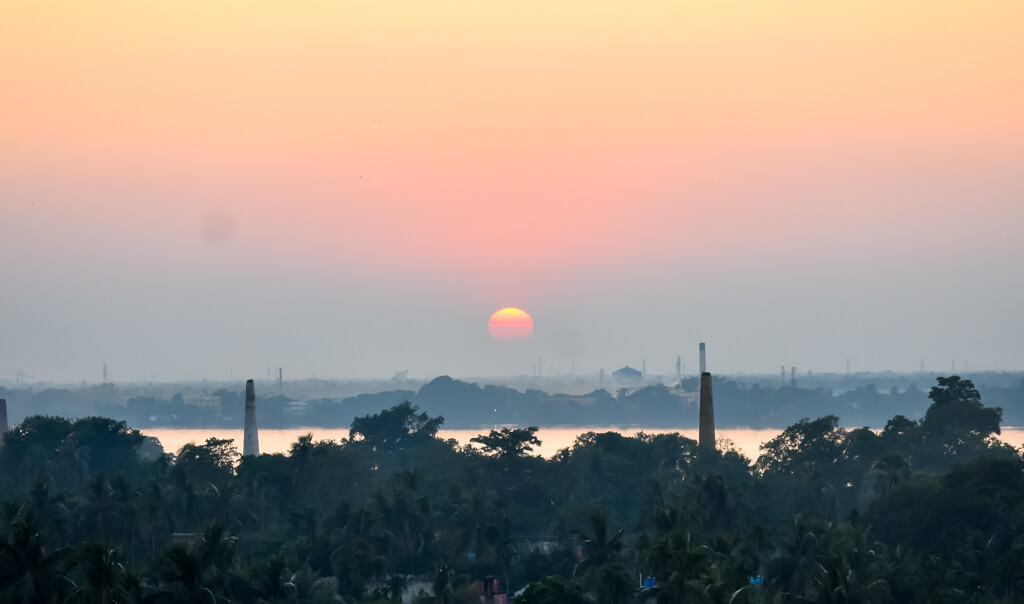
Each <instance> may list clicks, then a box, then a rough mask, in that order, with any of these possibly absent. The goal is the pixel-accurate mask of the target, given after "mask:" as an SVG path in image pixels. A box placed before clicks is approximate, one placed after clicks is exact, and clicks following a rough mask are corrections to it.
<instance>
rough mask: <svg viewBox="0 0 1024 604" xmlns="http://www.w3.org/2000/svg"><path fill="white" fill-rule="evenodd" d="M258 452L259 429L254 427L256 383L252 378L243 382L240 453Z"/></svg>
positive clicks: (255, 453)
mask: <svg viewBox="0 0 1024 604" xmlns="http://www.w3.org/2000/svg"><path fill="white" fill-rule="evenodd" d="M259 454H260V431H259V428H257V427H256V385H255V384H254V383H253V381H252V380H249V381H248V382H246V383H245V436H244V437H243V439H242V455H259Z"/></svg>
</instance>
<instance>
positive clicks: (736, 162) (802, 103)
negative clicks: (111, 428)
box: [0, 0, 1024, 381]
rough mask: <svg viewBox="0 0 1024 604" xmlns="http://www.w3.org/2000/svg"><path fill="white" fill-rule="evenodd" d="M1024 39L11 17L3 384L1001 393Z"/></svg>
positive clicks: (844, 18) (667, 24)
mask: <svg viewBox="0 0 1024 604" xmlns="http://www.w3.org/2000/svg"><path fill="white" fill-rule="evenodd" d="M1022 23H1024V3H1021V2H1017V1H1015V0H1014V1H1009V0H1008V1H985V0H981V1H979V2H960V1H943V0H928V1H906V2H898V3H894V2H891V1H881V0H878V1H875V0H859V1H857V2H819V1H810V0H807V1H796V0H777V1H774V2H763V1H757V0H744V1H730V0H716V1H714V2H709V1H700V2H697V1H690V0H685V1H671V2H669V1H664V2H642V1H641V2H624V1H623V2H596V1H593V0H588V1H586V2H583V1H564V2H550V1H524V0H517V1H516V2H506V1H503V0H496V1H487V2H482V1H478V0H473V1H461V2H455V1H452V2H445V1H431V2H397V1H388V0H382V1H375V2H339V1H335V0H331V1H324V2H316V1H307V2H301V3H287V2H280V1H278V0H274V1H262V2H261V1H254V0H245V1H241V0H240V1H227V0H225V1H218V2H208V1H205V0H204V1H174V2H136V1H125V2H111V1H103V0H96V1H93V2H80V1H75V2H47V1H44V0H27V1H20V0H5V1H4V2H3V3H0V380H4V379H6V380H13V379H14V375H15V371H17V370H21V371H24V372H25V373H26V374H27V376H29V378H30V379H38V380H61V381H64V380H68V381H71V380H74V381H77V380H81V379H85V380H88V381H98V380H99V379H100V378H101V376H102V374H101V372H102V366H103V363H104V361H106V362H107V363H108V365H109V367H110V372H111V375H112V377H114V378H115V379H117V380H173V379H195V378H210V379H224V378H228V377H229V376H230V377H233V378H238V379H241V378H243V377H247V376H252V377H257V378H260V377H265V375H266V371H267V367H268V366H272V367H277V366H283V367H284V371H285V377H286V378H288V377H309V376H310V375H314V374H315V375H316V376H318V377H338V378H349V377H371V376H372V377H386V376H390V375H391V374H392V373H393V372H394V371H396V370H401V369H407V370H409V373H410V375H411V376H416V377H423V376H432V375H436V374H441V373H448V374H451V375H453V376H478V375H495V374H499V375H500V374H520V373H530V372H532V370H533V365H534V363H535V362H536V360H537V358H538V357H540V356H543V359H544V365H545V373H551V372H554V371H557V370H559V369H560V370H561V371H564V372H568V371H569V368H570V367H571V363H572V362H575V367H576V371H577V372H578V373H589V372H596V371H597V370H598V369H599V368H605V369H606V370H609V371H610V370H612V369H615V368H618V367H621V366H622V365H624V364H627V363H628V364H630V365H632V366H639V365H640V364H641V362H642V361H643V360H646V361H647V367H648V369H649V370H650V371H651V372H663V373H670V372H673V371H674V365H675V358H676V355H683V362H684V363H686V366H687V369H690V370H692V369H695V368H696V364H697V359H696V351H697V342H699V341H701V340H703V341H706V342H708V362H709V368H710V369H711V370H712V371H718V372H735V371H745V372H762V371H763V372H777V371H778V367H779V366H780V365H782V364H786V365H787V366H788V365H796V366H797V367H798V368H799V369H800V370H801V371H802V370H805V369H813V370H815V371H843V370H845V368H846V360H847V359H850V363H851V366H852V369H854V370H882V369H887V368H892V369H896V370H912V369H917V368H918V364H919V362H920V360H921V359H924V361H925V364H926V367H927V368H929V369H942V370H944V369H948V368H949V367H950V363H951V360H953V359H955V360H956V363H957V367H958V369H960V368H962V365H963V362H964V360H966V361H967V362H968V363H969V368H971V369H982V368H1000V369H1022V368H1024V346H1022V344H1021V342H1022V341H1024V337H1022V336H1024V328H1022V319H1021V311H1022V309H1024V278H1022V277H1021V269H1020V265H1021V260H1022V259H1024V237H1021V230H1022V229H1021V225H1022V224H1024V110H1022V107H1024V35H1021V24H1022ZM504 306H520V307H522V308H524V309H526V310H528V311H529V312H530V313H531V314H532V315H533V318H534V321H535V330H534V333H533V336H532V339H531V340H530V341H529V342H527V343H518V344H516V345H514V346H509V345H505V344H502V343H499V342H494V341H492V340H491V339H490V336H489V335H488V329H487V320H488V317H489V316H490V315H491V313H492V312H494V311H495V310H497V309H499V308H501V307H504Z"/></svg>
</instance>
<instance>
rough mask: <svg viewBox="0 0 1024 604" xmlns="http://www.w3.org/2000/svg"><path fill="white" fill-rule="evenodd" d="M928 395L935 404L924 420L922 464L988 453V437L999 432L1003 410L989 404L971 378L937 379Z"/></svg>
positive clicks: (952, 377) (959, 459)
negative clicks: (985, 404)
mask: <svg viewBox="0 0 1024 604" xmlns="http://www.w3.org/2000/svg"><path fill="white" fill-rule="evenodd" d="M938 382H939V385H938V386H935V387H933V388H932V390H931V392H930V393H929V394H928V398H930V399H931V400H932V401H933V403H932V405H931V406H930V407H929V408H928V411H927V412H926V413H925V416H924V419H923V420H921V432H922V434H923V443H922V449H923V451H922V454H921V455H920V456H919V460H920V462H921V465H923V466H925V467H929V466H931V467H934V466H938V465H942V464H945V463H948V462H950V461H960V462H963V461H967V460H969V459H971V458H973V457H977V456H978V455H980V454H982V453H984V452H986V451H987V450H988V449H989V447H988V443H987V440H988V439H989V438H990V437H991V436H992V435H993V434H999V425H1000V423H1002V418H1003V410H1002V409H1000V408H999V407H986V406H984V405H982V403H981V395H980V394H979V393H978V390H977V389H976V388H975V387H974V384H973V383H971V380H961V379H960V377H959V376H956V375H954V376H950V377H948V378H943V377H940V378H938Z"/></svg>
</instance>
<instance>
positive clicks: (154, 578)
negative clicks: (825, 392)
mask: <svg viewBox="0 0 1024 604" xmlns="http://www.w3.org/2000/svg"><path fill="white" fill-rule="evenodd" d="M929 398H930V406H928V407H927V409H926V412H925V413H924V414H923V417H921V418H920V419H917V420H914V419H908V418H907V417H904V416H902V415H897V416H896V417H892V418H891V419H890V420H889V421H888V422H887V423H886V425H885V428H884V429H883V430H881V431H880V432H875V431H871V430H868V429H866V428H865V429H854V430H847V429H843V428H840V427H839V420H838V418H837V417H835V416H831V415H828V416H825V417H819V418H818V419H814V420H810V419H804V420H800V421H798V422H796V423H795V424H793V425H791V426H790V427H789V428H787V429H786V430H785V431H783V432H782V433H781V434H780V435H779V436H778V438H776V439H774V440H773V441H771V442H769V443H767V444H766V446H765V447H764V448H763V453H762V455H761V456H760V457H759V458H758V459H757V460H756V462H754V463H751V462H750V461H749V460H748V459H746V458H744V457H742V456H741V455H739V454H738V453H736V452H735V451H708V450H701V449H699V448H698V447H697V445H696V443H695V442H694V441H693V440H690V439H687V438H684V437H681V436H679V435H675V434H668V435H657V436H650V435H648V436H645V435H641V436H638V437H635V438H627V437H623V436H621V435H619V434H617V433H612V432H608V433H587V434H584V435H582V436H580V437H579V438H578V440H577V441H576V443H575V444H574V445H573V446H572V447H571V448H569V449H565V450H562V451H560V452H559V453H558V454H557V455H555V456H554V457H552V458H551V459H548V460H545V459H542V458H540V457H536V456H532V455H531V451H532V447H533V446H535V445H536V444H537V440H536V435H535V430H536V429H535V428H525V429H504V430H501V431H491V432H490V433H487V434H481V435H480V436H479V437H477V438H476V439H474V446H471V447H460V446H458V445H457V444H456V443H455V442H454V441H445V440H441V439H439V438H438V437H437V430H438V428H439V427H440V426H441V425H442V422H443V421H444V420H443V419H442V418H441V417H439V416H434V415H430V414H428V413H422V412H419V410H418V409H417V408H416V407H415V406H413V405H411V404H408V403H403V404H399V405H396V406H393V407H391V408H388V409H386V410H384V411H379V412H376V413H369V414H367V415H364V416H361V417H358V418H357V419H355V420H354V421H353V422H352V423H351V432H350V437H349V438H348V439H347V440H345V441H343V442H331V441H326V442H324V441H313V440H312V439H311V438H309V437H304V438H300V439H299V440H298V441H297V442H295V443H294V444H293V445H292V447H291V451H290V452H289V454H288V455H261V456H259V457H245V458H241V459H239V456H238V454H237V450H236V448H235V444H234V443H232V442H231V441H225V440H217V439H211V440H208V441H207V442H206V443H203V444H199V445H194V444H193V445H186V446H185V447H184V448H183V449H182V450H181V451H179V452H177V454H176V455H168V454H163V453H162V452H160V451H159V449H158V448H155V447H153V446H152V443H151V442H148V441H147V440H146V438H145V437H144V436H143V435H142V434H140V433H139V432H138V431H136V430H134V429H131V428H129V427H127V425H126V424H125V423H124V422H122V421H116V420H112V419H106V418H101V417H87V418H83V419H79V420H76V421H71V420H67V419H62V418H60V417H53V416H31V417H28V418H27V419H25V420H24V421H23V422H21V423H20V425H17V426H15V427H14V428H13V429H12V430H11V431H10V432H9V433H8V434H7V435H6V437H5V439H4V445H3V447H2V448H0V500H2V503H0V528H2V535H0V601H2V602H44V603H45V602H124V603H127V602H229V601H230V602H336V601H343V602H378V603H383V602H396V601H398V598H399V597H400V595H401V594H402V593H403V592H404V593H405V594H406V599H407V601H408V600H410V599H411V600H416V601H421V602H441V603H451V602H478V601H480V600H479V598H480V595H481V593H483V592H484V590H485V589H488V588H489V586H492V585H493V582H494V580H497V581H498V583H499V590H500V591H504V590H505V589H506V588H507V587H508V586H509V585H511V586H512V591H518V590H520V589H522V588H526V589H525V592H523V593H522V594H521V595H520V596H519V597H518V598H517V599H516V601H517V602H522V603H527V604H538V603H541V604H547V603H583V602H595V603H624V602H684V601H685V602H733V603H746V602H830V603H838V602H849V603H853V602H920V603H922V604H923V603H940V602H1019V601H1022V599H1024V461H1022V458H1021V453H1020V452H1019V451H1016V450H1014V449H1012V448H1011V447H1008V446H1006V445H1004V444H1002V443H1000V442H999V441H998V440H995V439H994V438H993V437H994V435H996V434H998V433H999V427H1000V423H1001V420H1002V410H1001V409H1000V408H998V407H987V406H985V405H984V404H983V403H982V402H981V400H980V395H979V393H978V391H977V390H976V389H975V387H974V385H973V384H972V383H971V382H970V381H969V380H961V379H960V378H958V377H956V376H953V377H950V378H940V379H939V381H938V385H937V386H935V387H934V388H932V389H931V392H930V394H929ZM648 577H650V578H651V579H647V578H648ZM645 579H647V580H646V581H645ZM645 583H646V585H647V587H642V586H643V585H644V584H645Z"/></svg>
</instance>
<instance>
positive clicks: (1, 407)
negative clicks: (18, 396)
mask: <svg viewBox="0 0 1024 604" xmlns="http://www.w3.org/2000/svg"><path fill="white" fill-rule="evenodd" d="M4 434H7V399H5V398H0V447H2V446H3V444H4Z"/></svg>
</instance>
